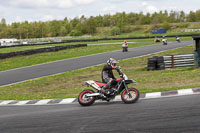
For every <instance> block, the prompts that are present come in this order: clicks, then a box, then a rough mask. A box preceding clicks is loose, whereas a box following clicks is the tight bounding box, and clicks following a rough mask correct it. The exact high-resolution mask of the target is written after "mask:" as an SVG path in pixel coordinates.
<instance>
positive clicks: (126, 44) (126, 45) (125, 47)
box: [122, 40, 128, 52]
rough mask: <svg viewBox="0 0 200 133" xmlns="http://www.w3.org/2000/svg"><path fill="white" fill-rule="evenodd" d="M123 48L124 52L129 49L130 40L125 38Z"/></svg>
mask: <svg viewBox="0 0 200 133" xmlns="http://www.w3.org/2000/svg"><path fill="white" fill-rule="evenodd" d="M122 49H123V52H125V51H126V52H127V51H128V42H127V41H126V40H124V43H123V44H122Z"/></svg>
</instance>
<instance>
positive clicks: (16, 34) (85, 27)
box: [0, 10, 200, 39]
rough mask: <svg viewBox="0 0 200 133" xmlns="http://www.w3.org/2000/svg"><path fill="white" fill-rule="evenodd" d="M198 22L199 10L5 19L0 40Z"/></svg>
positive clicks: (114, 32)
mask: <svg viewBox="0 0 200 133" xmlns="http://www.w3.org/2000/svg"><path fill="white" fill-rule="evenodd" d="M182 22H200V10H197V11H195V12H194V11H190V13H188V14H186V13H185V12H184V11H170V12H168V11H166V10H165V11H160V12H155V13H152V14H150V13H146V14H144V13H143V12H140V13H125V12H121V13H116V14H114V15H110V14H106V15H103V16H102V15H99V16H95V17H94V16H91V17H89V18H87V17H85V16H84V15H82V16H81V17H79V18H78V17H76V18H73V19H68V18H67V17H66V18H65V19H64V20H52V21H47V22H41V21H39V22H28V21H24V22H13V23H12V24H7V23H6V20H5V18H2V19H1V22H0V38H18V39H24V38H43V37H57V36H66V35H70V36H81V35H85V34H89V35H93V34H95V33H97V28H100V27H109V28H111V34H112V35H117V34H121V33H125V32H130V31H129V30H130V29H129V28H127V26H129V25H149V24H152V25H156V24H163V25H164V26H165V27H166V28H168V27H169V24H170V23H182Z"/></svg>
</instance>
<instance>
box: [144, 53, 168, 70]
mask: <svg viewBox="0 0 200 133" xmlns="http://www.w3.org/2000/svg"><path fill="white" fill-rule="evenodd" d="M147 70H148V71H150V70H165V63H164V57H163V56H153V57H152V58H148V63H147Z"/></svg>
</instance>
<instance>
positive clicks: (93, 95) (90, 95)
mask: <svg viewBox="0 0 200 133" xmlns="http://www.w3.org/2000/svg"><path fill="white" fill-rule="evenodd" d="M86 96H87V97H95V96H100V93H92V94H87V95H86Z"/></svg>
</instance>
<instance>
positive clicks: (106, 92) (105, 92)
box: [100, 81, 111, 95]
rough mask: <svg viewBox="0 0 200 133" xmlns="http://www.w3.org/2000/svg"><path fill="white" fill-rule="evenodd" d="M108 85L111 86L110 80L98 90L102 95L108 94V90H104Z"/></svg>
mask: <svg viewBox="0 0 200 133" xmlns="http://www.w3.org/2000/svg"><path fill="white" fill-rule="evenodd" d="M110 86H111V81H109V82H108V83H107V84H106V85H104V86H103V87H102V89H101V90H100V91H101V92H102V93H103V94H104V95H109V94H110V92H109V91H108V90H106V89H109V88H110Z"/></svg>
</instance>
